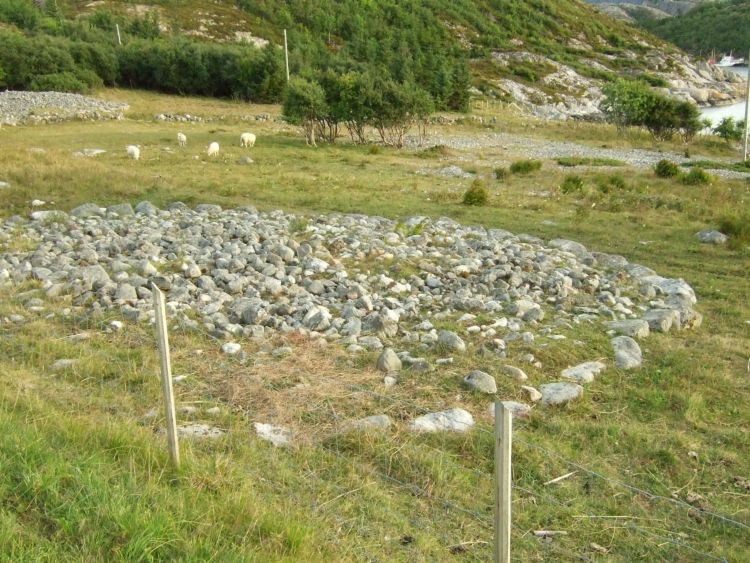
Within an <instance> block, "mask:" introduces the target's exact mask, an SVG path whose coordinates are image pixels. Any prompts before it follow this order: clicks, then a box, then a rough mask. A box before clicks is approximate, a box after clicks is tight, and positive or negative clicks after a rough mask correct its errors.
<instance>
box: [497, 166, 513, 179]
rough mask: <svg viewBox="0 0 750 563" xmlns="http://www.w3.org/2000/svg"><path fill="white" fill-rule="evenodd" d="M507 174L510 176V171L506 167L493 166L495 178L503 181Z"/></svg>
mask: <svg viewBox="0 0 750 563" xmlns="http://www.w3.org/2000/svg"><path fill="white" fill-rule="evenodd" d="M508 176H510V171H509V170H508V169H507V168H505V167H504V166H500V167H498V168H495V179H496V180H500V181H503V180H505V179H506V178H507V177H508Z"/></svg>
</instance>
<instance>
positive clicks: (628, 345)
mask: <svg viewBox="0 0 750 563" xmlns="http://www.w3.org/2000/svg"><path fill="white" fill-rule="evenodd" d="M612 348H613V349H614V351H615V365H616V366H617V367H618V368H620V369H634V368H637V367H641V364H642V363H643V354H642V352H641V347H640V346H638V343H637V342H636V341H635V340H633V339H632V338H630V337H629V336H617V337H615V338H613V339H612Z"/></svg>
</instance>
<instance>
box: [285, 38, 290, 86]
mask: <svg viewBox="0 0 750 563" xmlns="http://www.w3.org/2000/svg"><path fill="white" fill-rule="evenodd" d="M284 60H285V61H286V81H287V82H289V47H287V44H286V29H285V30H284Z"/></svg>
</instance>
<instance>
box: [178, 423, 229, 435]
mask: <svg viewBox="0 0 750 563" xmlns="http://www.w3.org/2000/svg"><path fill="white" fill-rule="evenodd" d="M224 434H225V432H224V431H223V430H221V429H220V428H215V427H213V426H209V425H208V424H184V425H181V426H178V427H177V435H178V436H180V437H181V438H220V437H221V436H223V435H224Z"/></svg>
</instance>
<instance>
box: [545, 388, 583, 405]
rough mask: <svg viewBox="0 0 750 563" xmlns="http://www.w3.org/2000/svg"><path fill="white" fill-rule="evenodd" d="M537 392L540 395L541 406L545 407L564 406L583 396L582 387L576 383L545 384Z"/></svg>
mask: <svg viewBox="0 0 750 563" xmlns="http://www.w3.org/2000/svg"><path fill="white" fill-rule="evenodd" d="M539 390H540V391H541V393H542V404H543V405H547V406H552V405H564V404H565V403H569V402H570V401H573V400H575V399H577V398H579V397H580V396H581V395H583V387H581V386H580V385H578V384H577V383H565V382H556V383H545V384H543V385H541V386H540V387H539Z"/></svg>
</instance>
